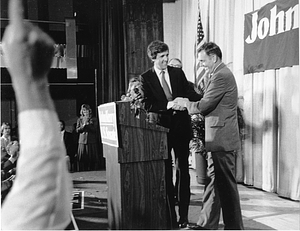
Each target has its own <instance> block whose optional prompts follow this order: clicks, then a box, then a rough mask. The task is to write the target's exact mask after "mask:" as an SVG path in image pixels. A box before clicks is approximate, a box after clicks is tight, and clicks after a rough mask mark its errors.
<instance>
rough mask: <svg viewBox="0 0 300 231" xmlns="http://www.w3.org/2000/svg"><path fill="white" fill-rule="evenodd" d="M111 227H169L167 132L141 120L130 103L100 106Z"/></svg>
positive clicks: (141, 117)
mask: <svg viewBox="0 0 300 231" xmlns="http://www.w3.org/2000/svg"><path fill="white" fill-rule="evenodd" d="M98 112H99V122H100V123H99V125H100V130H101V139H102V143H103V153H104V157H105V158H106V176H107V185H108V192H107V206H108V225H109V228H110V229H139V230H143V229H166V228H167V223H166V220H167V217H166V215H167V214H166V184H165V163H164V160H165V159H167V158H168V148H167V132H168V129H166V128H164V127H161V126H158V125H155V124H152V123H148V122H147V121H146V114H145V113H141V114H140V115H139V118H136V117H135V115H134V112H133V111H132V109H131V108H130V102H123V101H120V102H113V103H107V104H102V105H100V106H99V107H98Z"/></svg>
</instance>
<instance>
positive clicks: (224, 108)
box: [187, 63, 240, 152]
mask: <svg viewBox="0 0 300 231" xmlns="http://www.w3.org/2000/svg"><path fill="white" fill-rule="evenodd" d="M237 100H238V92H237V85H236V81H235V78H234V76H233V74H232V72H231V71H230V70H229V69H228V68H227V67H226V65H225V64H224V63H222V64H221V65H220V66H219V67H218V68H217V69H216V70H215V72H214V74H213V75H212V76H211V77H210V79H209V80H208V85H207V88H206V91H205V93H204V95H203V98H202V99H201V100H200V101H198V102H190V103H188V105H187V109H188V111H189V113H190V114H196V113H201V114H202V115H204V116H205V148H206V149H207V151H209V152H216V151H233V150H238V149H239V148H240V139H239V130H238V121H237Z"/></svg>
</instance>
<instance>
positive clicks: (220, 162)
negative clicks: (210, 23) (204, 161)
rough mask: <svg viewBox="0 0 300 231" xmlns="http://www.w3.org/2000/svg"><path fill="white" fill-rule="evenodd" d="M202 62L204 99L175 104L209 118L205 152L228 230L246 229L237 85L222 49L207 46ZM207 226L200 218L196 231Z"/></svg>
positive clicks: (176, 101) (202, 49)
mask: <svg viewBox="0 0 300 231" xmlns="http://www.w3.org/2000/svg"><path fill="white" fill-rule="evenodd" d="M198 58H199V61H200V62H201V64H202V66H204V67H205V68H207V69H208V70H209V74H210V78H209V80H208V83H207V87H206V90H205V92H204V95H203V98H202V99H201V100H200V101H198V102H190V101H189V100H188V99H183V98H178V99H175V100H174V103H175V104H177V105H179V106H182V107H186V108H187V110H188V112H189V114H196V113H201V114H202V115H204V116H205V148H206V150H207V151H208V152H211V157H212V160H211V161H212V162H211V165H210V171H211V172H213V173H214V178H215V180H214V188H215V191H216V194H217V196H219V198H220V202H221V207H222V212H223V221H224V225H225V227H224V229H244V227H243V220H242V214H241V207H240V199H239V193H238V188H237V183H236V179H235V153H236V151H237V150H238V149H239V148H240V139H239V129H238V120H237V101H238V91H237V85H236V81H235V78H234V76H233V74H232V72H231V71H230V70H229V69H228V68H227V67H226V65H225V64H224V63H223V62H222V52H221V49H220V48H219V46H217V45H216V44H215V43H212V42H210V43H205V44H203V45H202V46H201V47H200V49H199V53H198ZM210 203H214V200H211V201H210ZM201 212H202V211H201ZM207 212H209V211H207ZM214 220H215V222H217V223H218V222H219V220H216V219H214ZM203 222H204V221H203V220H202V217H201V216H200V218H199V221H198V223H197V226H195V227H193V228H194V229H200V228H201V226H202V225H203ZM211 225H213V224H211ZM216 225H217V224H216Z"/></svg>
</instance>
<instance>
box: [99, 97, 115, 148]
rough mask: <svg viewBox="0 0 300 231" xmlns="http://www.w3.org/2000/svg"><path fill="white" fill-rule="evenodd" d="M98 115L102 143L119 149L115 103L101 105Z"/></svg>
mask: <svg viewBox="0 0 300 231" xmlns="http://www.w3.org/2000/svg"><path fill="white" fill-rule="evenodd" d="M98 115H99V125H100V132H101V140H102V143H103V144H107V145H110V146H114V147H119V140H118V126H117V106H116V103H114V102H112V103H106V104H101V105H100V106H98Z"/></svg>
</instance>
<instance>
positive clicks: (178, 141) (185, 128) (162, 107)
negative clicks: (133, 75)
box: [141, 40, 200, 228]
mask: <svg viewBox="0 0 300 231" xmlns="http://www.w3.org/2000/svg"><path fill="white" fill-rule="evenodd" d="M147 52H148V56H149V58H150V59H151V60H152V62H153V64H154V65H153V67H152V68H150V69H149V70H148V71H146V72H145V73H143V74H142V75H141V82H142V86H143V89H144V98H145V109H146V110H147V112H151V113H154V114H155V115H156V116H157V123H158V124H159V125H161V126H164V127H166V128H169V129H170V130H169V133H168V153H169V158H168V159H167V160H166V164H165V168H166V191H167V204H168V208H167V210H168V214H167V218H168V224H169V225H170V228H177V227H178V224H179V227H182V228H184V227H186V226H187V224H188V207H189V203H190V175H189V164H188V157H189V141H190V138H191V126H190V116H189V115H188V113H187V111H186V110H185V109H184V108H182V107H178V106H173V101H172V100H173V99H175V98H176V97H188V98H189V99H190V100H195V101H196V100H199V98H200V96H199V95H198V94H197V93H196V92H195V91H194V90H193V89H191V88H190V87H189V83H188V81H187V79H186V77H185V74H184V72H183V71H182V70H181V69H180V68H174V67H170V66H168V61H169V48H168V45H167V44H165V43H163V42H161V41H158V40H157V41H153V42H151V43H150V44H149V46H148V50H147ZM172 149H173V150H174V153H175V159H176V162H177V163H178V170H179V171H180V179H179V188H178V206H179V222H178V223H177V215H176V212H175V203H174V186H173V180H172V176H173V169H172V156H171V150H172Z"/></svg>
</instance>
